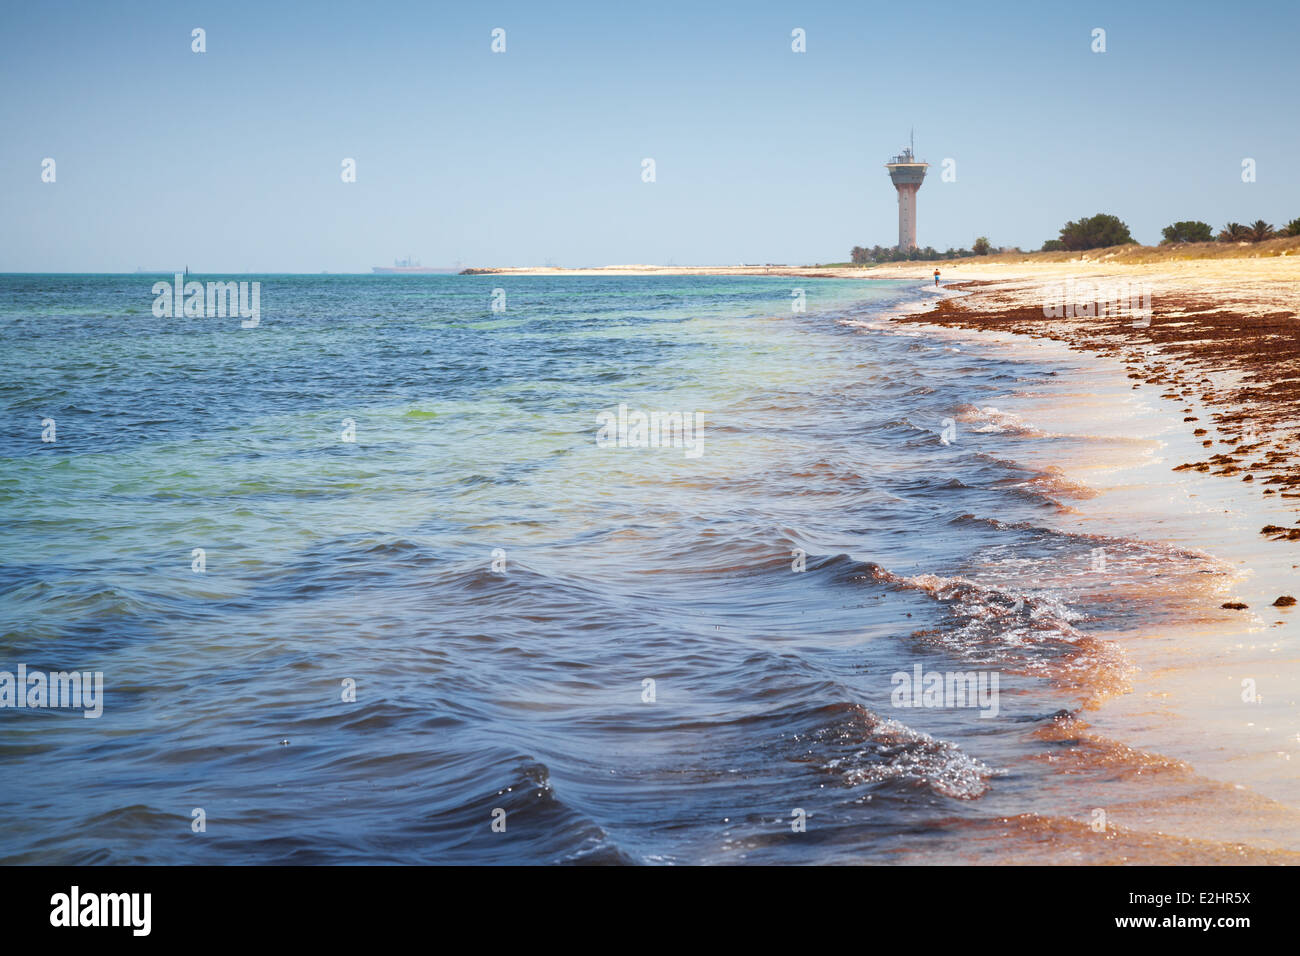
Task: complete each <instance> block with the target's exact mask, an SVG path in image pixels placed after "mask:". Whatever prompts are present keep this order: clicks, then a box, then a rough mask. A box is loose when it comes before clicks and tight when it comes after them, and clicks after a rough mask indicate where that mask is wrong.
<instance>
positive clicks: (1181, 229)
mask: <svg viewBox="0 0 1300 956" xmlns="http://www.w3.org/2000/svg"><path fill="white" fill-rule="evenodd" d="M1160 232H1161V234H1162V235H1163V236H1164V239H1162V240H1161V242H1160V245H1162V246H1167V245H1169V244H1170V243H1171V242H1213V241H1214V230H1213V229H1211V228H1210V224H1209V223H1208V222H1201V221H1200V220H1199V219H1192V220H1188V221H1187V222H1176V223H1174V224H1173V225H1172V226H1165V228H1164V229H1162V230H1160Z"/></svg>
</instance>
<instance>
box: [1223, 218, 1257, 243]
mask: <svg viewBox="0 0 1300 956" xmlns="http://www.w3.org/2000/svg"><path fill="white" fill-rule="evenodd" d="M1219 241H1220V242H1249V241H1250V229H1249V228H1248V227H1246V226H1243V225H1242V224H1241V223H1239V222H1230V223H1228V224H1227V225H1226V226H1224V227H1223V228H1222V229H1220V230H1219Z"/></svg>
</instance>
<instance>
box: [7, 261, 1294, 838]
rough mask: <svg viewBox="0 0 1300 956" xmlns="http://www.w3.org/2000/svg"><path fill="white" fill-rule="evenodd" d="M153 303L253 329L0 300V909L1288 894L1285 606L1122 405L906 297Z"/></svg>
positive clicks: (1206, 497) (430, 281) (547, 282)
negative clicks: (809, 877) (845, 881)
mask: <svg viewBox="0 0 1300 956" xmlns="http://www.w3.org/2000/svg"><path fill="white" fill-rule="evenodd" d="M189 279H190V280H191V281H197V282H201V283H203V282H208V281H234V282H244V281H247V282H250V283H252V282H257V283H259V287H260V299H259V302H260V315H259V316H258V320H257V321H256V323H247V322H244V321H241V319H240V317H239V316H238V315H235V316H231V315H229V314H226V315H215V314H210V313H205V314H203V315H196V316H185V315H171V314H167V313H168V312H169V311H170V310H167V309H159V308H156V304H157V302H158V300H159V293H158V292H157V291H156V288H157V286H156V283H160V282H170V281H172V277H171V276H154V275H6V276H0V337H2V339H3V341H2V342H0V862H3V863H8V864H13V863H23V864H30V863H42V864H140V863H151V864H272V863H275V864H359V863H366V864H821V863H835V864H882V863H883V864H984V863H1014V862H1050V863H1091V862H1160V863H1168V862H1227V861H1232V862H1253V861H1260V862H1277V861H1281V862H1297V861H1298V860H1300V826H1298V825H1297V819H1298V818H1300V809H1297V808H1300V792H1298V791H1300V788H1297V786H1296V771H1297V770H1300V749H1298V748H1300V726H1298V725H1297V719H1296V707H1295V700H1296V696H1297V694H1298V693H1300V690H1298V688H1300V683H1298V682H1297V680H1296V674H1297V672H1300V667H1298V666H1297V642H1296V639H1295V638H1296V635H1295V631H1294V626H1293V625H1292V624H1291V619H1290V618H1289V617H1286V616H1285V615H1286V613H1288V612H1284V611H1282V610H1280V609H1277V608H1272V607H1268V606H1267V601H1266V600H1263V598H1264V597H1266V598H1267V599H1270V600H1271V599H1272V598H1273V597H1274V596H1276V594H1277V593H1280V592H1281V589H1282V588H1284V587H1285V586H1286V581H1287V578H1288V576H1293V575H1294V574H1295V571H1294V570H1293V569H1292V567H1291V561H1290V560H1287V558H1288V557H1289V555H1286V554H1284V553H1283V552H1282V551H1280V550H1277V548H1278V546H1276V545H1272V544H1271V543H1269V542H1264V541H1262V540H1261V539H1260V537H1259V534H1258V527H1259V524H1260V522H1261V521H1263V520H1267V516H1266V515H1264V516H1262V515H1261V513H1260V512H1259V511H1258V509H1259V508H1262V507H1264V506H1265V505H1264V504H1260V503H1252V502H1254V501H1255V498H1258V495H1255V498H1252V499H1250V501H1249V502H1248V501H1247V500H1246V498H1245V497H1244V491H1243V490H1242V487H1241V486H1240V484H1239V483H1238V482H1236V481H1231V482H1230V481H1226V480H1224V479H1222V478H1217V477H1215V476H1212V475H1205V474H1200V473H1196V472H1194V471H1187V470H1184V471H1174V470H1173V466H1176V465H1177V464H1179V463H1181V462H1183V461H1185V460H1188V459H1187V458H1185V457H1183V456H1184V455H1187V456H1190V455H1194V454H1196V453H1197V451H1198V450H1199V448H1200V439H1199V438H1197V439H1196V440H1195V441H1193V440H1192V437H1191V429H1190V426H1188V425H1185V424H1184V423H1183V421H1182V418H1183V415H1182V414H1181V409H1182V408H1183V405H1182V404H1181V401H1182V400H1181V399H1180V401H1179V403H1174V404H1177V408H1175V407H1174V404H1171V403H1170V402H1169V401H1167V400H1165V399H1161V398H1160V397H1159V395H1158V394H1157V393H1156V392H1155V391H1153V390H1151V389H1149V388H1147V389H1143V388H1139V387H1137V385H1135V384H1134V383H1133V382H1132V381H1130V379H1129V378H1128V376H1127V374H1126V370H1125V368H1124V367H1123V364H1122V361H1121V360H1114V359H1111V360H1103V359H1100V358H1092V357H1088V356H1083V355H1081V354H1079V353H1076V352H1071V351H1069V350H1067V349H1065V348H1064V347H1062V346H1060V345H1056V344H1053V343H1050V342H1047V341H1034V340H1029V339H1026V338H1025V337H1023V336H1022V337H1014V336H999V335H997V334H989V333H970V332H958V331H954V330H949V329H941V328H938V327H937V326H929V325H925V324H903V323H899V322H896V321H894V319H895V318H896V317H898V316H900V315H902V314H904V313H906V312H909V311H912V310H915V309H918V308H923V307H925V306H926V305H927V304H929V303H932V302H933V301H934V299H935V298H936V297H937V296H940V295H945V294H948V292H947V291H946V290H943V289H939V290H936V289H934V288H933V286H927V285H926V284H925V283H922V282H918V281H913V280H857V279H829V278H817V279H814V278H790V277H781V276H775V275H773V276H742V277H735V276H733V277H727V276H720V277H707V276H651V277H636V276H621V277H575V276H532V277H530V276H513V275H512V276H503V275H475V276H457V275H409V276H370V275H367V276H360V275H319V276H301V275H235V276H202V275H193V276H190V277H189ZM159 311H162V312H163V313H164V314H162V315H159V314H156V313H157V312H159ZM250 326H251V327H250ZM1267 547H1273V548H1274V550H1271V551H1270V550H1267ZM1252 588H1253V589H1254V590H1252ZM1255 591H1258V592H1259V593H1258V594H1256V593H1255ZM1241 595H1246V596H1247V597H1248V600H1247V601H1246V603H1248V605H1249V609H1248V610H1244V611H1240V610H1237V611H1234V610H1225V609H1223V608H1222V607H1221V605H1222V604H1223V603H1225V602H1228V601H1230V600H1232V599H1234V598H1236V597H1238V596H1241ZM20 666H21V667H22V668H23V669H24V671H25V673H26V674H27V675H28V676H27V679H26V681H24V682H22V683H20V682H19V681H18V678H17V675H18V673H19V667H20ZM72 672H76V673H78V674H81V675H85V680H84V683H85V688H84V689H88V688H89V687H90V686H92V684H93V683H94V680H92V677H91V675H99V677H98V678H97V679H102V684H101V687H102V689H101V691H100V693H99V695H98V697H97V699H96V700H95V701H94V708H97V709H98V710H99V713H98V714H94V713H93V712H92V708H91V706H90V705H89V704H88V703H87V702H86V701H85V700H84V699H83V700H82V702H81V703H82V705H81V706H51V705H50V702H51V699H52V697H53V695H52V694H50V693H47V694H46V700H45V701H44V704H42V701H41V699H40V697H39V696H38V697H32V696H30V694H31V683H30V681H31V676H30V675H31V674H32V673H43V674H60V673H62V674H68V673H72ZM6 673H7V674H9V675H13V677H12V680H11V681H10V683H9V685H8V687H9V695H8V696H7V697H6V696H4V693H5V684H4V678H5V674H6ZM1248 684H1249V686H1247V685H1248ZM65 689H66V688H65ZM24 694H27V696H24ZM65 696H66V695H65ZM19 698H22V699H23V704H24V706H18V700H19ZM66 702H67V701H66V700H65V701H64V703H66ZM74 703H75V702H74ZM1293 754H1296V755H1297V756H1296V760H1295V761H1292V760H1291V756H1292V755H1293Z"/></svg>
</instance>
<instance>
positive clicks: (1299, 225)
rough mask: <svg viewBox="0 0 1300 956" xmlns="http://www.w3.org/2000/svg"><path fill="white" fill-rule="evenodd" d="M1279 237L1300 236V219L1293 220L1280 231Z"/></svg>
mask: <svg viewBox="0 0 1300 956" xmlns="http://www.w3.org/2000/svg"><path fill="white" fill-rule="evenodd" d="M1277 234H1278V235H1279V236H1300V219H1292V220H1291V221H1290V222H1288V223H1287V224H1286V225H1285V226H1283V227H1282V228H1281V229H1279V230H1278V232H1277Z"/></svg>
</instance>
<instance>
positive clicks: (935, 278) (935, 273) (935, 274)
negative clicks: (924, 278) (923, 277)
mask: <svg viewBox="0 0 1300 956" xmlns="http://www.w3.org/2000/svg"><path fill="white" fill-rule="evenodd" d="M934 285H935V288H936V289H937V288H938V287H939V270H938V269H935V270H934Z"/></svg>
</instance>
